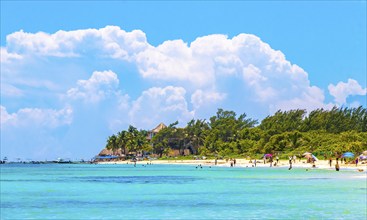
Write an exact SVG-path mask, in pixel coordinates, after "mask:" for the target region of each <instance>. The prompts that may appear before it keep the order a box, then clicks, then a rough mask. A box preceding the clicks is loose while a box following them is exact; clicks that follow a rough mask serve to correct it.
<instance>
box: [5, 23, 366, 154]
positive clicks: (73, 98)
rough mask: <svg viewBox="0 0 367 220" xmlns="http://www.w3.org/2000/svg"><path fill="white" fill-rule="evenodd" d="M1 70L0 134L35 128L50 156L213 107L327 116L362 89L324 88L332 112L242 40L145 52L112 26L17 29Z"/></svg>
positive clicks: (285, 68) (263, 50)
mask: <svg viewBox="0 0 367 220" xmlns="http://www.w3.org/2000/svg"><path fill="white" fill-rule="evenodd" d="M1 65H2V68H1V71H2V73H1V96H2V106H1V131H2V132H3V131H4V129H7V134H11V133H16V132H17V131H19V130H17V129H18V128H22V132H23V133H27V132H28V131H29V130H30V129H32V128H33V126H37V127H39V128H44V129H45V130H49V132H48V133H47V135H45V136H50V140H51V139H52V143H51V142H50V143H42V144H41V145H42V146H45V147H46V148H47V149H52V147H51V145H55V144H56V145H57V143H59V144H58V146H60V152H62V150H63V148H62V147H63V144H65V143H66V144H68V145H69V146H77V145H78V144H80V145H83V146H92V147H93V149H96V150H98V149H100V148H101V146H100V145H103V143H104V141H105V140H104V138H105V137H107V136H108V135H110V132H111V131H113V132H116V131H119V130H121V129H126V127H127V126H128V125H129V124H132V125H134V126H136V127H138V128H143V129H150V128H153V127H154V126H156V125H157V124H158V123H160V122H165V123H171V122H174V121H176V120H178V121H179V122H180V123H181V124H180V125H185V123H186V122H187V121H189V120H191V119H192V118H198V117H199V118H208V117H209V116H210V115H212V114H213V113H215V111H216V109H217V108H224V109H231V110H232V109H233V110H235V111H237V112H241V113H242V112H246V113H249V112H248V111H250V114H249V115H253V116H254V117H255V118H259V119H261V117H265V116H266V115H267V114H271V113H273V112H275V111H277V110H278V109H282V110H289V109H295V108H301V109H306V110H308V111H310V110H313V109H316V108H331V107H332V106H333V105H334V104H335V103H336V104H339V105H341V104H348V100H347V99H348V97H350V96H355V95H366V88H363V87H362V86H361V85H360V84H359V83H358V82H357V81H356V80H354V79H348V81H347V82H346V83H345V82H339V83H337V84H336V85H333V84H330V85H329V86H328V89H329V93H330V94H331V95H332V96H333V97H334V103H332V102H328V101H327V100H326V99H327V98H328V97H325V94H324V91H323V89H322V88H319V87H317V86H315V85H312V83H311V82H310V80H309V78H308V73H307V72H306V71H305V70H303V69H302V68H301V67H300V66H298V65H296V64H292V63H291V61H289V60H287V59H286V56H285V55H284V54H283V53H282V52H281V51H279V50H274V49H273V48H271V46H270V45H269V44H267V43H266V42H264V41H262V40H261V39H260V38H259V37H258V36H255V35H252V34H239V35H237V36H231V37H229V36H227V35H223V34H212V35H207V36H201V37H198V38H197V39H195V40H194V41H193V42H184V41H183V40H181V39H177V40H167V41H164V42H163V43H162V44H160V45H158V46H153V45H151V44H149V42H148V41H147V37H146V35H145V33H144V32H143V31H141V30H133V31H130V32H129V31H125V30H122V29H121V28H120V27H117V26H106V27H104V28H100V29H82V30H74V31H64V30H60V31H57V32H55V33H44V32H38V33H26V32H24V31H22V30H21V31H18V32H15V33H12V34H9V35H8V36H7V38H6V45H5V46H4V47H1ZM91 73H92V74H91ZM90 74H91V75H90ZM60 97H61V98H60ZM355 104H356V103H353V105H355ZM60 106H64V107H63V108H61V109H60ZM7 108H8V109H18V110H15V111H14V113H9V112H8V110H7ZM91 119H93V120H91ZM87 122H88V123H87ZM91 123H93V126H88V128H86V127H85V126H86V124H91ZM58 127H67V128H68V129H70V132H66V134H65V140H69V142H65V143H64V142H63V143H62V144H61V141H60V140H59V139H58V137H54V138H53V136H52V134H51V133H52V131H54V130H57V128H58ZM10 128H12V129H13V130H11V131H10V130H9V129H10ZM108 129H110V130H109V131H108ZM27 134H28V135H29V136H33V134H34V133H31V132H29V133H27ZM97 134H98V135H97ZM74 135H75V137H74ZM78 135H79V137H83V138H79V139H78V138H77V137H76V136H78ZM51 136H52V137H51ZM92 136H93V137H94V139H93V140H92V139H88V137H92ZM97 136H98V137H97ZM8 140H9V141H8V145H9V146H10V145H12V146H18V147H20V145H21V144H18V145H17V144H16V143H15V142H16V140H17V139H16V138H13V139H8ZM40 141H42V140H40ZM9 143H11V144H9ZM96 143H98V146H97V144H96ZM22 144H24V143H22ZM34 145H38V143H34ZM70 149H72V148H70Z"/></svg>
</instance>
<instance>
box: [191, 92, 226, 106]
mask: <svg viewBox="0 0 367 220" xmlns="http://www.w3.org/2000/svg"><path fill="white" fill-rule="evenodd" d="M225 98H226V94H224V93H219V92H215V91H203V90H201V89H198V90H196V91H195V92H194V93H193V94H192V95H191V103H192V104H193V106H194V109H198V108H200V107H201V106H203V105H206V104H209V103H210V104H211V103H216V102H219V101H222V100H223V99H225Z"/></svg>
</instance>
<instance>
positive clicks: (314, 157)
mask: <svg viewBox="0 0 367 220" xmlns="http://www.w3.org/2000/svg"><path fill="white" fill-rule="evenodd" d="M311 156H312V158H313V159H314V160H315V161H318V160H319V159H317V157H316V156H315V155H313V154H312V155H311Z"/></svg>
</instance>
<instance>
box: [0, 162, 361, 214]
mask: <svg viewBox="0 0 367 220" xmlns="http://www.w3.org/2000/svg"><path fill="white" fill-rule="evenodd" d="M0 169H1V181H0V183H1V210H0V211H1V214H0V215H1V219H366V216H367V205H366V204H367V201H366V200H367V189H366V187H367V182H366V181H367V177H366V175H367V174H366V172H356V171H347V170H342V171H340V172H336V171H334V170H319V169H310V170H309V171H306V170H305V169H295V168H294V169H292V170H288V169H286V168H228V167H211V168H209V167H203V168H196V167H195V166H189V165H186V166H185V165H181V166H180V165H177V166H175V165H145V166H142V165H138V166H137V167H134V166H132V165H94V164H80V165H78V164H34V165H29V164H28V165H26V164H18V165H17V164H5V165H0Z"/></svg>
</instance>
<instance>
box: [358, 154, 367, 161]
mask: <svg viewBox="0 0 367 220" xmlns="http://www.w3.org/2000/svg"><path fill="white" fill-rule="evenodd" d="M359 159H361V160H367V156H366V155H363V154H361V155H359Z"/></svg>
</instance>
